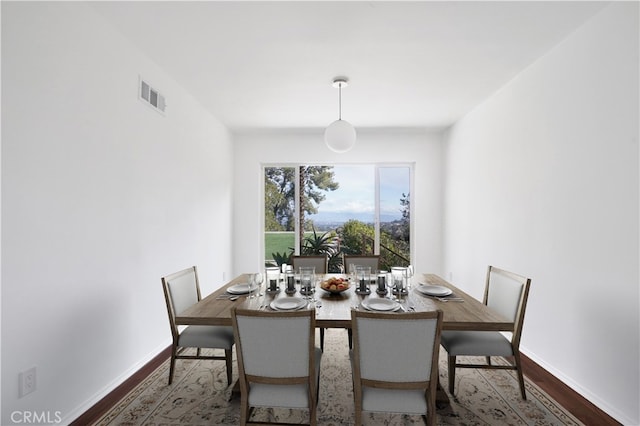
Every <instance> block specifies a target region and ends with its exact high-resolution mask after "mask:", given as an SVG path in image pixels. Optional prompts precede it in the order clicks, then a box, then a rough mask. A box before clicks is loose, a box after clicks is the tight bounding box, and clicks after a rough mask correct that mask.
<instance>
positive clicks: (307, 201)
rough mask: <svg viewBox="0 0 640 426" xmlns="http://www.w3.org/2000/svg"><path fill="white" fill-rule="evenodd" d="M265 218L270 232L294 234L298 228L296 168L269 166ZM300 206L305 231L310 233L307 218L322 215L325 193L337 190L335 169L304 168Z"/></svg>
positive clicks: (266, 181) (267, 169)
mask: <svg viewBox="0 0 640 426" xmlns="http://www.w3.org/2000/svg"><path fill="white" fill-rule="evenodd" d="M264 173H265V176H264V177H265V179H264V187H265V188H264V215H265V230H266V231H293V230H294V229H295V223H294V220H295V217H294V213H295V191H296V168H295V167H266V168H265V169H264ZM299 183H300V205H301V210H300V211H301V212H302V214H301V220H302V222H303V226H302V228H304V229H307V230H310V229H311V227H310V226H309V225H307V224H306V223H304V220H305V217H306V216H308V215H310V214H314V213H317V212H318V204H320V203H321V202H322V201H324V199H325V195H324V193H325V192H327V191H335V190H336V189H338V186H339V184H338V183H337V182H335V181H334V173H333V167H331V166H300V182H299Z"/></svg>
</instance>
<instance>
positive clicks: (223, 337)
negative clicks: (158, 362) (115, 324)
mask: <svg viewBox="0 0 640 426" xmlns="http://www.w3.org/2000/svg"><path fill="white" fill-rule="evenodd" d="M161 281H162V289H163V291H164V299H165V301H166V303H167V311H168V313H169V325H170V326H171V336H172V337H173V343H172V345H171V362H170V366H169V384H171V382H172V381H173V372H174V369H175V363H176V359H212V360H225V361H226V365H227V385H230V384H231V375H232V373H233V367H232V360H233V353H232V348H233V344H234V338H233V328H231V327H229V326H213V325H190V326H187V327H186V328H184V329H182V330H181V328H182V327H179V326H178V325H177V324H176V315H177V314H179V313H180V312H182V311H184V310H185V309H187V308H188V307H189V306H192V305H194V304H196V303H198V302H199V301H200V299H201V295H200V282H199V280H198V270H197V268H196V267H195V266H192V267H191V268H187V269H183V270H182V271H179V272H175V273H173V274H170V275H167V276H165V277H162V278H161ZM188 348H196V354H195V355H185V354H184V351H185V350H186V349H188ZM201 348H210V349H223V350H224V356H218V355H202V354H201Z"/></svg>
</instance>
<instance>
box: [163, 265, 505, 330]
mask: <svg viewBox="0 0 640 426" xmlns="http://www.w3.org/2000/svg"><path fill="white" fill-rule="evenodd" d="M251 275H252V274H240V275H238V276H237V277H236V278H234V279H233V280H231V281H229V282H228V283H226V284H225V285H223V286H222V287H220V288H219V289H217V290H216V291H214V292H213V293H211V294H209V295H208V296H206V297H205V298H203V299H202V300H200V301H199V302H198V303H196V304H195V305H192V306H190V307H189V308H187V309H185V310H184V311H183V312H180V313H179V314H178V315H177V316H176V319H175V320H176V323H177V324H178V325H228V326H230V325H231V309H232V308H233V307H234V306H237V307H243V308H248V309H270V305H271V302H272V301H273V300H275V299H278V298H286V297H295V296H297V297H303V298H304V297H305V296H301V295H300V293H299V287H300V286H299V285H297V286H296V287H297V291H296V293H295V294H294V295H290V294H287V293H286V292H285V291H283V290H279V291H275V292H269V291H265V290H264V289H262V291H261V292H260V293H258V292H256V293H255V294H254V297H253V298H250V297H249V296H250V295H249V294H229V293H228V291H227V290H229V289H231V288H233V287H234V286H237V285H238V284H246V283H247V282H248V280H249V277H250V276H251ZM331 277H343V278H348V276H347V275H343V274H324V275H319V276H318V279H317V283H316V287H315V291H314V292H313V294H312V295H311V296H310V300H309V303H308V305H307V307H309V308H313V309H315V310H316V327H318V328H347V329H349V328H351V310H352V309H362V302H363V301H369V302H371V301H373V300H374V299H376V298H391V299H393V300H396V301H397V302H398V303H399V304H400V309H399V310H398V311H397V312H406V311H416V312H421V311H433V310H436V309H440V310H441V311H442V314H443V318H442V329H443V330H472V331H510V330H513V322H512V321H510V320H508V319H506V318H504V317H503V316H501V315H500V314H498V313H497V312H495V311H493V310H492V309H491V308H489V307H487V306H486V305H484V304H483V303H481V302H480V301H479V300H477V299H476V298H474V297H472V296H470V295H469V294H467V293H465V292H464V291H462V290H461V289H460V288H458V287H456V286H455V285H453V284H451V283H450V282H448V281H446V280H445V279H443V278H441V277H440V276H438V275H436V274H430V273H427V274H420V275H415V276H414V277H413V278H412V285H411V287H410V289H409V291H408V294H406V295H404V296H402V295H401V296H395V295H393V294H390V293H389V292H387V294H384V295H383V294H378V293H377V291H376V285H375V283H372V284H371V285H370V294H367V295H362V294H358V293H359V292H358V291H356V290H357V289H358V286H356V285H354V284H351V285H350V287H349V288H348V289H347V290H345V291H344V292H342V293H338V294H334V293H330V292H328V291H325V290H323V289H322V288H321V286H320V283H321V282H322V281H323V280H326V279H329V278H331ZM280 285H281V287H283V288H284V283H280ZM421 285H436V286H440V287H446V288H448V289H450V290H451V292H452V294H451V295H449V296H446V297H438V296H428V295H426V294H424V293H422V292H420V291H418V290H419V286H421Z"/></svg>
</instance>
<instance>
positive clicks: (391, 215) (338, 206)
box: [311, 165, 410, 222]
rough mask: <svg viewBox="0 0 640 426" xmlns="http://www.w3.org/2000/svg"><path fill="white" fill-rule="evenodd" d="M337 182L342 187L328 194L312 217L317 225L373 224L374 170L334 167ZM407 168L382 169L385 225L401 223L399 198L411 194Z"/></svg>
mask: <svg viewBox="0 0 640 426" xmlns="http://www.w3.org/2000/svg"><path fill="white" fill-rule="evenodd" d="M333 171H334V175H335V181H336V182H338V183H339V184H340V187H339V188H338V189H337V190H335V191H329V192H326V193H325V195H326V198H325V200H324V201H323V202H322V203H321V204H320V205H319V208H318V214H317V215H313V216H311V218H312V219H313V220H314V221H316V222H321V221H324V220H326V221H337V220H348V219H349V218H351V217H355V218H357V219H360V220H368V221H372V220H373V215H374V212H375V166H373V165H353V166H334V168H333ZM409 189H410V174H409V167H408V166H401V167H384V168H380V215H381V219H382V220H383V221H385V220H394V219H400V218H401V217H402V213H401V211H400V209H401V206H400V198H401V197H402V194H403V193H405V194H407V193H409Z"/></svg>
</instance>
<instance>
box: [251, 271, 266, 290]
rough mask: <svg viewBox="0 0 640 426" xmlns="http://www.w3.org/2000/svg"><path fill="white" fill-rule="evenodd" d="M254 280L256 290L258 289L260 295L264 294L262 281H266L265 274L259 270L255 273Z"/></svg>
mask: <svg viewBox="0 0 640 426" xmlns="http://www.w3.org/2000/svg"><path fill="white" fill-rule="evenodd" d="M253 282H254V283H255V284H256V290H257V291H258V293H259V295H262V294H263V291H262V283H263V282H264V276H263V275H262V273H260V272H258V273H256V274H254V275H253Z"/></svg>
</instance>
